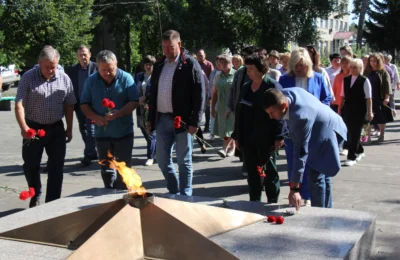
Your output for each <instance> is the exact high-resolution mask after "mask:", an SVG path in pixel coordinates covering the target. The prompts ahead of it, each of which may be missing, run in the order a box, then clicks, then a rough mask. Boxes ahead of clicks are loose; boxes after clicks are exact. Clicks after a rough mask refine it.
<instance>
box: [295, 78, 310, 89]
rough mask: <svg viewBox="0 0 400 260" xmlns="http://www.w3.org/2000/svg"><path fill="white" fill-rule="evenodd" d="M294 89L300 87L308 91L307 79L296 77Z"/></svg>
mask: <svg viewBox="0 0 400 260" xmlns="http://www.w3.org/2000/svg"><path fill="white" fill-rule="evenodd" d="M295 80H296V87H300V88H303V89H305V90H306V91H308V78H307V77H296V78H295Z"/></svg>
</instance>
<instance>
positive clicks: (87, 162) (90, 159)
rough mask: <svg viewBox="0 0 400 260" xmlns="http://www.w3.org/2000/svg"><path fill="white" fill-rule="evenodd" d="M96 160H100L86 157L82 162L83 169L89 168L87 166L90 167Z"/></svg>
mask: <svg viewBox="0 0 400 260" xmlns="http://www.w3.org/2000/svg"><path fill="white" fill-rule="evenodd" d="M95 160H98V157H97V156H95V157H88V156H85V157H84V158H83V159H82V160H81V163H82V164H83V167H87V166H89V165H90V164H92V161H95Z"/></svg>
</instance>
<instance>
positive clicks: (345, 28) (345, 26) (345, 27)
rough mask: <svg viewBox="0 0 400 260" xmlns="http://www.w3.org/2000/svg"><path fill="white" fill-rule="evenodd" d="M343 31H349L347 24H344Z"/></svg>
mask: <svg viewBox="0 0 400 260" xmlns="http://www.w3.org/2000/svg"><path fill="white" fill-rule="evenodd" d="M343 30H345V31H347V30H348V29H347V22H345V23H344V28H343Z"/></svg>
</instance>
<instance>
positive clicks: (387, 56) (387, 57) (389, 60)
mask: <svg viewBox="0 0 400 260" xmlns="http://www.w3.org/2000/svg"><path fill="white" fill-rule="evenodd" d="M392 58H393V57H392V55H390V54H385V59H387V61H388V62H391V61H392Z"/></svg>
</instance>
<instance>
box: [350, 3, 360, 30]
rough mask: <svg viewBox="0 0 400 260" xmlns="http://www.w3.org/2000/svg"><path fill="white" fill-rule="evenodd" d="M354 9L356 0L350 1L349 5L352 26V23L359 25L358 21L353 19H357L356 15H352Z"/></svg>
mask: <svg viewBox="0 0 400 260" xmlns="http://www.w3.org/2000/svg"><path fill="white" fill-rule="evenodd" d="M353 9H354V0H350V4H349V13H350V21H349V22H350V24H352V23H357V22H358V19H356V20H353V18H354V17H355V15H354V14H352V13H351V11H352V10H353Z"/></svg>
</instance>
